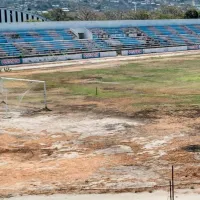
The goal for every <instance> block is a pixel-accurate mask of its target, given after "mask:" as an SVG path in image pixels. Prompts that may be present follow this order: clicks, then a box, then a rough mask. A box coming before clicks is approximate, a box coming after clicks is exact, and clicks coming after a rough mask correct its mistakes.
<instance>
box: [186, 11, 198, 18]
mask: <svg viewBox="0 0 200 200" xmlns="http://www.w3.org/2000/svg"><path fill="white" fill-rule="evenodd" d="M184 17H185V18H186V19H196V18H198V17H199V13H198V11H197V10H196V9H190V10H187V11H186V12H185V16H184Z"/></svg>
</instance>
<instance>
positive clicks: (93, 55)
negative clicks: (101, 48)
mask: <svg viewBox="0 0 200 200" xmlns="http://www.w3.org/2000/svg"><path fill="white" fill-rule="evenodd" d="M99 57H100V53H99V52H92V53H83V54H82V58H83V59H88V58H99Z"/></svg>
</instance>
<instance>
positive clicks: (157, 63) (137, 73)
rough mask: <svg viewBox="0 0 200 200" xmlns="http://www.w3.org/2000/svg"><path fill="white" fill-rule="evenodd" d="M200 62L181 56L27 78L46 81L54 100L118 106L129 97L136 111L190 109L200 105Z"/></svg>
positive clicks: (198, 58)
mask: <svg viewBox="0 0 200 200" xmlns="http://www.w3.org/2000/svg"><path fill="white" fill-rule="evenodd" d="M199 61H200V57H198V56H196V57H194V58H191V57H189V56H188V59H187V58H185V59H184V60H182V59H181V57H176V58H173V59H171V60H170V58H168V59H162V58H160V59H149V61H148V62H147V61H145V62H143V61H137V62H136V61H135V62H133V63H129V64H126V65H121V66H117V67H115V68H109V69H94V70H84V71H79V72H62V71H60V72H54V73H42V74H33V75H31V76H26V78H29V79H39V80H46V82H47V87H48V96H49V98H52V99H56V98H57V99H58V98H59V95H60V96H62V97H65V98H68V97H70V98H71V99H73V97H74V98H77V97H82V99H84V98H90V97H92V98H93V100H94V101H96V102H101V101H104V103H105V101H107V102H108V101H112V103H114V104H115V105H117V103H118V104H120V103H121V100H122V99H123V98H124V99H126V98H129V105H124V106H131V107H133V109H135V108H136V107H137V108H139V109H140V108H141V109H142V108H144V107H145V108H152V107H157V106H161V107H162V106H172V105H173V106H175V107H176V106H180V105H182V106H183V105H186V106H189V105H199V104H200V91H199V87H200V77H199V76H198V74H199V73H200V63H199ZM96 87H97V88H98V94H97V95H96ZM40 89H41V88H36V90H40ZM55 89H57V90H59V89H62V93H55V92H52V93H51V91H55ZM76 96H77V97H76ZM119 99H120V100H119ZM130 99H132V101H130ZM79 103H80V102H79ZM109 103H110V102H109Z"/></svg>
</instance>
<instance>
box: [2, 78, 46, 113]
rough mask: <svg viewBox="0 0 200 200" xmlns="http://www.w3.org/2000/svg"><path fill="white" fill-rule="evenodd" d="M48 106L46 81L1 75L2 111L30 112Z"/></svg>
mask: <svg viewBox="0 0 200 200" xmlns="http://www.w3.org/2000/svg"><path fill="white" fill-rule="evenodd" d="M45 108H47V99H46V82H45V81H39V80H29V79H17V78H8V77H0V113H1V114H2V115H5V114H6V115H7V116H12V115H13V114H29V113H32V112H37V111H40V110H42V109H45Z"/></svg>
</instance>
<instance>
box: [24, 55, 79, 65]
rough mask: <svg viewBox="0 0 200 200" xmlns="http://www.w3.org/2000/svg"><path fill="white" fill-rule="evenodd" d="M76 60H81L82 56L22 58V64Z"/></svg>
mask: <svg viewBox="0 0 200 200" xmlns="http://www.w3.org/2000/svg"><path fill="white" fill-rule="evenodd" d="M78 59H82V54H72V55H60V56H43V57H31V58H23V59H22V63H24V64H30V63H40V62H56V61H65V60H78Z"/></svg>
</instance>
